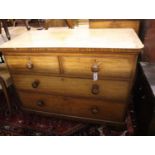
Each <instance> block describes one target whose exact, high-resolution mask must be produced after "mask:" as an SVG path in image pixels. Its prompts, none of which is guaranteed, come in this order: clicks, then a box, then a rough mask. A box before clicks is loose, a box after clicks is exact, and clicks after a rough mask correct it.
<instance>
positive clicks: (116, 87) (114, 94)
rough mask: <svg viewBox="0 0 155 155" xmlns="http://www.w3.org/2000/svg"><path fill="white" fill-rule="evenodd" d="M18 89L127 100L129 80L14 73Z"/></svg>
mask: <svg viewBox="0 0 155 155" xmlns="http://www.w3.org/2000/svg"><path fill="white" fill-rule="evenodd" d="M12 77H13V80H14V84H15V86H16V88H17V89H18V90H32V91H34V92H43V93H50V94H51V93H52V94H60V95H67V96H77V97H92V98H102V99H108V100H119V101H126V100H127V98H128V95H129V81H115V80H98V81H95V82H94V81H93V80H91V79H80V78H64V77H52V76H37V75H20V74H14V75H12Z"/></svg>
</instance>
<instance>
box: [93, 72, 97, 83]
mask: <svg viewBox="0 0 155 155" xmlns="http://www.w3.org/2000/svg"><path fill="white" fill-rule="evenodd" d="M93 80H94V81H97V80H98V73H97V72H94V73H93Z"/></svg>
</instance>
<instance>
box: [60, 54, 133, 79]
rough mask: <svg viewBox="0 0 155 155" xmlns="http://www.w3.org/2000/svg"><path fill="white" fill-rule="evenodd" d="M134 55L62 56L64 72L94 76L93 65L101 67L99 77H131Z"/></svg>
mask: <svg viewBox="0 0 155 155" xmlns="http://www.w3.org/2000/svg"><path fill="white" fill-rule="evenodd" d="M134 57H135V56H134V55H125V56H122V55H118V54H117V55H116V54H111V55H109V56H107V55H102V56H100V57H95V56H94V57H88V56H85V57H84V56H83V57H82V56H81V57H79V56H76V57H72V56H70V57H62V62H63V69H64V74H66V75H81V76H82V75H85V76H89V78H91V77H92V74H93V73H92V70H91V68H92V66H93V65H97V66H98V68H99V71H98V75H99V79H102V78H103V77H113V78H127V79H129V78H131V76H132V75H131V73H132V68H133V61H134ZM122 64H123V65H122Z"/></svg>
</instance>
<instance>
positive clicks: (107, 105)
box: [19, 91, 125, 122]
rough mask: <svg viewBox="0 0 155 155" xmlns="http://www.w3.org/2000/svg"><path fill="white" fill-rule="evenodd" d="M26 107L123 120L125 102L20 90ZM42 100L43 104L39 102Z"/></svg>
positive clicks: (58, 112) (80, 115) (86, 116)
mask: <svg viewBox="0 0 155 155" xmlns="http://www.w3.org/2000/svg"><path fill="white" fill-rule="evenodd" d="M19 96H20V98H21V100H22V105H23V107H25V108H28V109H33V110H37V111H44V112H50V113H56V114H64V115H71V116H75V117H84V118H93V119H101V120H102V119H104V120H107V121H108V120H111V121H118V122H122V121H123V118H124V114H125V113H124V108H125V104H124V103H120V102H108V101H103V100H98V99H95V100H94V99H84V98H74V97H66V96H54V95H46V94H37V93H33V96H32V93H28V92H21V91H19ZM39 102H42V104H39Z"/></svg>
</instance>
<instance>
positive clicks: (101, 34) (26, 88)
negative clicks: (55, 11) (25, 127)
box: [0, 28, 143, 125]
mask: <svg viewBox="0 0 155 155" xmlns="http://www.w3.org/2000/svg"><path fill="white" fill-rule="evenodd" d="M0 48H2V51H3V54H4V56H5V59H6V62H7V64H8V68H9V71H10V73H11V76H12V79H13V82H14V86H15V88H16V90H17V93H18V96H19V98H20V100H21V107H22V108H23V109H24V110H28V111H33V112H39V113H43V114H48V115H49V114H50V115H56V116H61V117H67V118H72V119H80V120H87V121H91V122H99V123H102V122H107V123H110V124H117V125H123V124H124V122H125V115H126V110H127V107H128V103H129V100H130V93H131V89H132V86H133V82H134V76H135V70H136V63H137V56H138V54H139V52H140V51H141V49H142V48H143V44H142V43H141V41H140V40H139V38H138V36H137V34H136V33H135V31H134V30H133V29H91V30H90V29H67V28H57V29H50V30H48V31H44V30H43V31H37V30H36V31H35V30H34V31H30V32H26V33H25V34H23V35H21V36H19V37H17V38H15V39H14V40H12V41H10V42H8V43H5V44H3V45H2V46H1V47H0Z"/></svg>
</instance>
